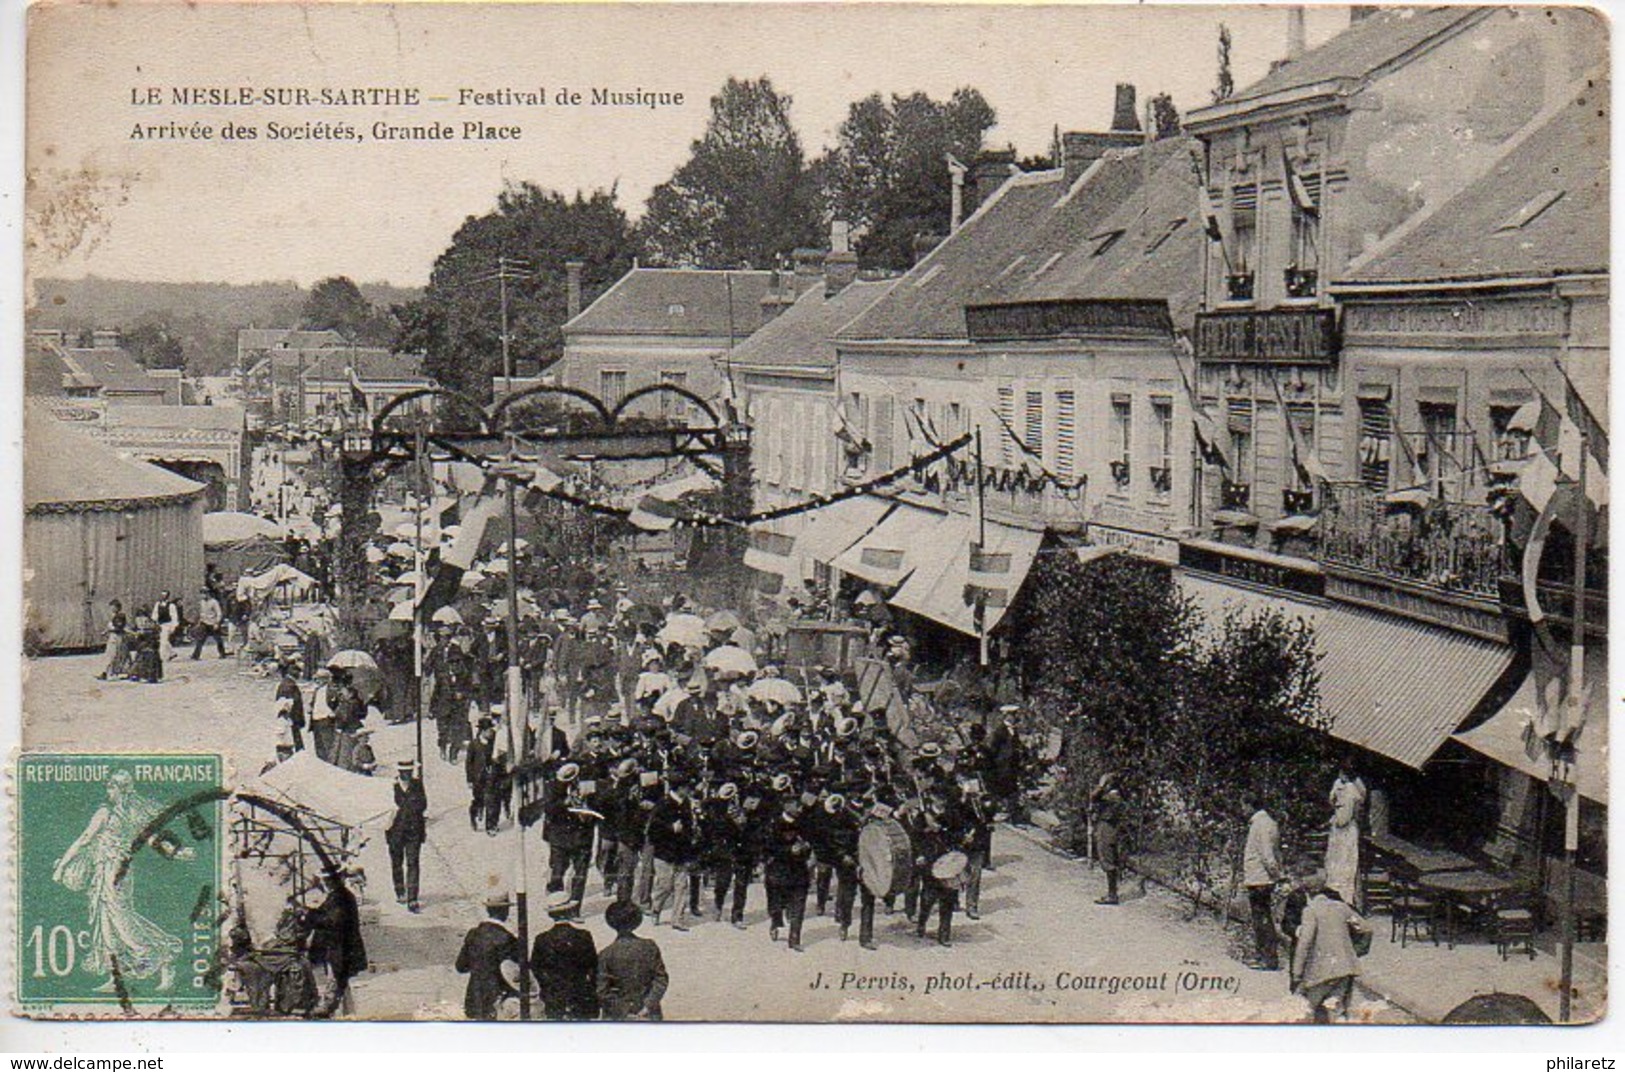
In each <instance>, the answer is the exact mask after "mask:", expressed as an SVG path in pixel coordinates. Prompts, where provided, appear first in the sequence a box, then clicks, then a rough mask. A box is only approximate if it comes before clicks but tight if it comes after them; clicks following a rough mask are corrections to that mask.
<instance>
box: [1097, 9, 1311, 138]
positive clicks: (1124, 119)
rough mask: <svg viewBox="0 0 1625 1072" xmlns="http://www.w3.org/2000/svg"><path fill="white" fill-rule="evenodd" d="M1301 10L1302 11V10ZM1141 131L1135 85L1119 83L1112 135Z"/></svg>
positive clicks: (1113, 112)
mask: <svg viewBox="0 0 1625 1072" xmlns="http://www.w3.org/2000/svg"><path fill="white" fill-rule="evenodd" d="M1300 10H1301V9H1300ZM1131 130H1132V131H1134V132H1136V133H1138V132H1139V131H1140V113H1139V109H1138V107H1137V106H1136V105H1135V103H1134V83H1132V82H1119V83H1117V99H1116V102H1115V103H1114V104H1113V105H1112V133H1114V134H1121V133H1123V132H1125V131H1131Z"/></svg>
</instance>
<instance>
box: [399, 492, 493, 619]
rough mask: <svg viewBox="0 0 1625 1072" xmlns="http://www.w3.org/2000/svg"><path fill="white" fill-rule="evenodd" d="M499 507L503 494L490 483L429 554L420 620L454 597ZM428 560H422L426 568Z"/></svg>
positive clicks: (419, 606)
mask: <svg viewBox="0 0 1625 1072" xmlns="http://www.w3.org/2000/svg"><path fill="white" fill-rule="evenodd" d="M502 506H503V497H502V496H501V495H500V494H498V493H497V489H496V488H495V487H494V486H493V487H490V488H487V489H486V490H485V491H484V492H483V493H482V494H481V495H480V497H479V498H478V499H476V500H474V502H473V504H472V505H471V506H469V507H468V509H466V510H465V511H464V512H463V520H462V524H461V525H460V526H459V527H458V530H457V535H456V537H455V538H454V539H453V540H452V541H451V544H450V545H449V546H446V545H444V544H442V546H441V547H440V548H439V549H438V550H436V551H435V552H434V553H432V554H431V555H430V556H429V563H433V576H432V579H431V580H430V581H429V587H428V590H427V591H425V592H424V593H423V601H422V602H421V603H419V604H418V617H419V618H420V619H422V620H423V621H428V620H429V618H430V617H431V616H432V615H433V614H434V612H435V611H437V610H439V609H440V608H441V607H444V606H448V605H449V604H450V603H451V602H452V601H453V600H454V599H456V598H457V592H458V590H459V589H460V588H461V587H462V583H463V574H465V573H467V572H468V571H469V569H471V568H472V567H473V565H474V559H475V558H477V557H478V556H479V553H480V544H481V542H483V541H484V539H485V530H486V527H487V526H488V525H490V523H491V519H492V518H494V517H496V516H497V512H498V511H499V510H501V509H502ZM429 563H425V567H426V568H428V565H429Z"/></svg>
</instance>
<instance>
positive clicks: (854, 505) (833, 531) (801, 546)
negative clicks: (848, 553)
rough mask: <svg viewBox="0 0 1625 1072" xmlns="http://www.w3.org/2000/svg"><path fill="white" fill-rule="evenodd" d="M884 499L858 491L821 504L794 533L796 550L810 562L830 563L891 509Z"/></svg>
mask: <svg viewBox="0 0 1625 1072" xmlns="http://www.w3.org/2000/svg"><path fill="white" fill-rule="evenodd" d="M891 505H892V504H891V501H890V500H888V499H876V498H872V497H871V496H868V495H859V496H857V497H855V498H851V499H842V500H840V501H839V502H833V503H830V504H829V505H828V506H821V507H819V508H818V509H817V510H814V511H813V512H812V520H811V521H810V522H808V524H807V527H806V528H805V529H802V530H801V535H799V536H797V537H796V554H798V555H801V556H803V557H804V558H807V559H809V560H811V561H813V562H823V563H826V564H828V563H830V562H832V561H834V560H835V557H836V556H837V555H839V554H840V553H841V552H842V551H845V550H846V549H847V548H848V547H851V546H852V545H853V544H854V543H856V542H857V540H858V539H859V537H861V536H863V534H864V533H866V532H868V531H869V530H870V529H872V528H874V527H875V525H877V524H879V522H880V519H881V518H883V517H885V516H886V511H888V510H890V509H891Z"/></svg>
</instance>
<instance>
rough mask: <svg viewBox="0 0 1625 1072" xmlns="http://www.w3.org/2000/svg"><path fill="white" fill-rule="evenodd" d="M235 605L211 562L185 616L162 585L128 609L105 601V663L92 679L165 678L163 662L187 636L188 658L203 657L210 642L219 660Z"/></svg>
mask: <svg viewBox="0 0 1625 1072" xmlns="http://www.w3.org/2000/svg"><path fill="white" fill-rule="evenodd" d="M235 604H236V601H235V600H234V599H233V597H232V595H231V593H230V592H229V591H227V590H226V587H225V582H224V579H223V578H222V577H221V575H220V571H219V570H218V569H216V568H215V567H214V566H212V565H211V566H209V567H207V569H206V570H205V573H204V581H203V587H202V588H201V589H199V590H198V593H197V599H196V601H195V602H194V603H193V604H192V605H191V609H192V610H193V612H194V613H193V616H192V617H191V618H190V619H189V618H188V617H187V610H188V605H187V604H186V603H185V602H184V601H182V600H180V599H177V598H176V597H175V596H174V595H172V594H171V593H170V592H169V591H168V590H167V589H166V590H164V591H163V592H161V593H159V595H158V598H157V599H156V600H154V601H153V602H152V603H151V604H150V605H148V604H142V605H140V606H137V607H133V608H132V609H130V610H126V609H125V606H124V601H123V600H121V599H114V600H111V601H109V603H108V605H107V625H106V627H105V635H106V653H107V663H106V665H105V666H104V667H103V668H102V671H101V673H99V674H97V675H96V677H97V679H98V680H101V681H140V682H145V683H147V684H156V683H157V682H160V681H162V680H163V679H164V664H165V663H168V662H171V661H172V660H174V659H175V658H177V657H178V656H179V655H180V654H181V651H182V650H183V649H184V647H185V642H186V641H188V640H190V641H192V642H193V646H192V658H193V659H200V658H202V657H203V649H204V647H205V645H207V644H209V643H211V642H212V643H213V644H214V648H215V651H216V653H217V654H218V655H219V657H220V658H222V659H224V658H225V657H226V638H227V634H228V632H229V631H231V630H232V629H233V628H235V627H236V626H237V624H238V623H239V621H240V618H239V616H238V615H237V614H235V613H233V614H231V615H230V616H228V613H227V607H228V606H230V607H232V608H233V610H234V611H235V609H236V605H235ZM177 637H178V638H180V639H179V640H177V639H176V638H177Z"/></svg>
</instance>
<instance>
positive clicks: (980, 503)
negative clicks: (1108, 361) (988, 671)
mask: <svg viewBox="0 0 1625 1072" xmlns="http://www.w3.org/2000/svg"><path fill="white" fill-rule="evenodd" d="M982 488H983V484H982V426H981V425H980V424H978V425H977V426H976V547H975V548H974V551H975V553H976V554H977V555H980V554H981V553H982V552H983V550H985V549H986V547H987V501H986V498H985V493H984V492H983V490H982ZM974 609H975V612H976V665H978V666H986V665H987V625H986V622H987V596H986V595H985V594H978V595H977V597H976V606H975V608H974Z"/></svg>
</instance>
